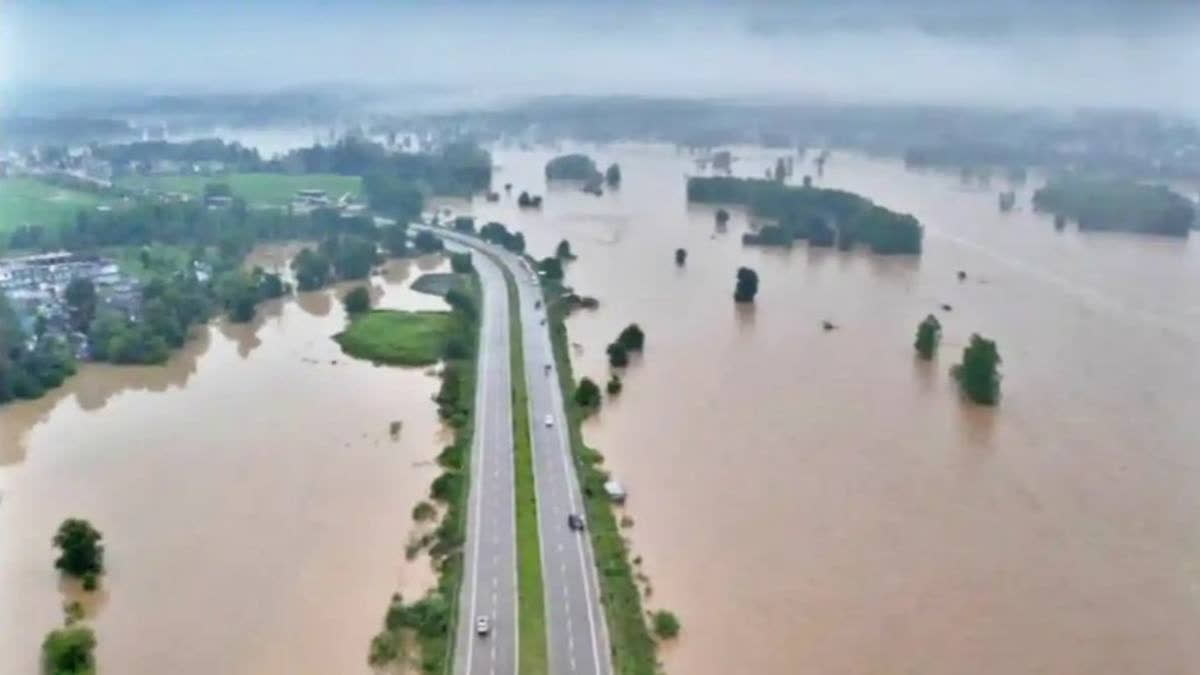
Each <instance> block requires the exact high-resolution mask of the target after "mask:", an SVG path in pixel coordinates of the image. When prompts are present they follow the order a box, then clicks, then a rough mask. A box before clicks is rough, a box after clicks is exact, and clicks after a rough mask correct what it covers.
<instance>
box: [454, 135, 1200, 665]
mask: <svg viewBox="0 0 1200 675" xmlns="http://www.w3.org/2000/svg"><path fill="white" fill-rule="evenodd" d="M582 149H583V150H585V151H587V152H590V153H591V154H592V155H593V156H594V157H595V158H596V159H597V161H598V163H599V164H600V165H601V169H603V168H604V166H606V165H607V164H608V162H610V161H618V162H619V163H620V164H621V169H622V173H623V177H624V181H623V183H622V185H621V187H620V189H619V190H607V191H606V193H605V194H604V195H603V196H602V197H594V196H591V195H587V194H583V193H581V192H580V191H578V189H577V188H575V187H572V186H549V187H547V186H545V180H544V178H543V167H544V165H545V162H546V161H547V160H548V159H549V158H551V157H552V156H553V155H554V154H557V153H556V152H552V151H549V150H546V151H531V152H526V151H517V150H507V149H503V148H501V149H499V150H498V151H497V152H496V155H495V157H496V162H497V164H498V165H499V167H500V171H499V173H498V174H497V175H496V178H495V183H496V184H498V185H503V184H504V183H505V182H512V183H513V184H514V188H513V192H512V194H513V196H504V195H503V194H502V197H501V201H500V202H499V203H495V204H488V203H484V202H483V201H482V200H479V201H476V202H475V204H474V209H475V212H476V213H477V215H478V221H479V222H480V223H483V222H486V221H488V220H500V221H502V222H505V223H508V224H510V225H515V226H517V229H519V230H521V231H522V232H524V233H525V236H526V238H527V240H528V242H529V249H530V251H531V252H532V253H533V254H534V255H536V256H538V257H542V256H545V255H549V254H551V252H552V251H553V247H554V246H555V245H556V244H557V243H558V241H559V240H560V239H562V238H566V239H568V240H569V241H570V243H571V245H572V248H573V249H574V251H575V252H576V253H577V254H578V255H579V259H578V260H576V261H575V262H572V263H570V264H569V265H568V267H567V281H568V283H569V284H571V285H573V286H574V287H575V288H576V289H577V290H578V291H579V292H580V293H584V294H590V295H595V296H597V297H598V298H599V300H600V303H601V304H600V309H599V310H597V311H594V312H587V311H582V312H580V313H578V314H576V315H575V316H574V317H573V318H572V319H570V321H569V324H568V329H569V332H570V339H571V340H572V341H573V342H576V343H578V348H577V353H576V355H575V371H576V374H577V375H588V376H591V377H592V378H593V379H596V380H597V381H603V379H606V378H607V374H608V366H607V364H606V361H605V355H604V347H605V345H606V344H608V343H609V342H611V341H612V340H613V339H614V338H615V337H616V336H617V333H618V332H619V331H620V329H621V328H623V327H624V326H625V325H626V324H628V323H630V322H637V323H639V324H640V325H641V326H642V327H643V328H644V330H645V334H646V349H645V354H644V355H643V356H642V357H640V358H635V359H634V361H633V363H632V364H631V365H630V366H629V367H628V368H627V369H626V372H625V374H624V376H625V388H624V392H623V393H622V394H621V395H620V396H619V397H618V398H616V399H612V398H610V399H608V400H606V402H605V405H604V408H603V410H602V411H601V412H600V414H599V415H598V416H596V418H594V419H593V420H592V421H590V422H589V423H588V424H587V425H586V428H585V435H586V437H587V440H588V442H589V443H590V444H592V445H593V446H594V447H596V448H597V449H599V450H600V451H601V452H602V453H603V454H604V455H605V456H606V458H607V459H606V465H607V466H608V468H609V469H610V470H611V471H613V473H614V475H615V476H616V477H617V478H619V479H620V480H621V481H622V482H623V483H625V485H626V487H627V489H628V490H629V492H630V495H631V496H630V501H629V505H628V508H627V515H629V516H630V517H631V518H632V519H633V521H634V525H633V527H632V528H630V529H629V530H628V533H629V537H630V538H631V541H632V545H633V549H634V552H635V553H636V554H639V555H641V556H642V558H643V559H644V562H643V564H642V568H643V570H644V572H645V573H646V574H647V576H648V577H649V580H650V586H651V589H652V590H651V595H650V597H649V598H647V601H646V602H647V605H648V607H650V608H660V607H661V608H669V609H671V610H674V611H675V612H676V613H677V614H678V615H679V616H680V619H681V621H682V624H683V633H682V634H681V636H680V638H679V639H678V640H677V641H676V643H675V644H668V645H666V646H665V648H664V649H663V658H664V661H665V664H666V667H667V670H668V671H669V672H672V673H677V674H687V675H724V674H726V673H775V674H778V675H791V674H795V673H814V674H815V673H820V674H822V675H831V674H839V673H843V674H846V675H851V674H855V675H858V674H863V673H880V674H884V673H886V674H889V675H890V674H893V673H921V674H922V675H960V674H961V673H967V672H970V673H987V674H995V675H1011V674H1013V673H1056V674H1061V673H1078V674H1081V675H1082V674H1085V673H1086V674H1088V675H1097V674H1112V675H1117V674H1124V673H1134V672H1138V673H1178V674H1183V673H1193V672H1196V671H1197V670H1198V669H1200V642H1198V641H1197V640H1196V639H1195V636H1196V635H1197V634H1198V633H1200V582H1198V581H1197V579H1200V528H1198V527H1197V523H1198V521H1200V443H1198V441H1197V439H1200V415H1197V414H1196V409H1197V407H1196V406H1197V403H1198V394H1197V392H1200V361H1198V360H1197V356H1198V355H1200V241H1197V237H1196V236H1193V237H1192V238H1191V240H1190V241H1180V240H1174V239H1164V238H1156V237H1146V236H1138V235H1128V234H1111V233H1110V234H1104V233H1080V232H1077V231H1076V230H1075V228H1074V227H1073V226H1070V227H1068V229H1067V230H1066V231H1064V232H1055V231H1054V228H1053V225H1052V222H1051V220H1050V219H1049V218H1048V217H1045V216H1041V215H1036V214H1033V213H1031V212H1030V208H1029V196H1030V194H1031V191H1032V188H1033V187H1035V186H1036V183H1035V182H1031V183H1030V185H1028V186H1025V187H1022V188H1020V189H1019V190H1018V195H1019V199H1018V204H1019V207H1018V209H1017V211H1015V212H1012V213H1008V214H1001V213H999V212H998V209H997V192H998V191H999V190H1000V189H1005V185H1004V183H1002V182H1000V181H996V182H994V183H993V185H992V187H991V188H988V189H983V188H980V187H978V186H975V187H968V186H963V185H962V184H961V183H960V181H959V179H958V177H957V176H951V175H946V174H938V173H915V172H909V171H906V170H905V168H904V167H903V166H902V164H900V163H899V162H895V161H890V160H878V159H871V158H866V157H863V156H858V155H852V154H848V153H839V152H835V153H834V155H833V157H832V158H831V160H830V161H829V163H828V165H827V166H826V171H825V175H824V176H823V177H820V178H818V179H817V183H818V184H820V185H825V186H831V187H838V188H843V189H849V190H853V191H856V192H860V193H862V194H864V195H866V196H868V197H870V198H871V199H873V200H875V201H876V202H877V203H880V204H882V205H884V206H887V207H889V208H892V209H895V210H899V211H907V212H911V213H913V214H914V215H916V216H917V217H918V218H920V219H921V220H922V222H923V223H924V224H925V226H926V237H925V250H924V254H923V255H922V256H921V257H920V258H908V257H896V258H883V257H878V256H874V255H871V254H869V253H866V252H862V251H854V252H850V253H841V252H838V251H835V250H817V249H808V248H807V247H806V246H805V245H804V244H803V243H801V244H800V245H799V246H796V247H794V248H792V249H790V250H764V249H754V248H744V247H743V246H742V245H741V243H740V237H741V234H742V232H744V231H745V229H746V227H747V217H746V215H745V214H744V213H742V212H740V211H738V210H736V209H735V210H734V213H733V219H732V221H731V223H730V225H729V227H728V231H727V232H723V233H722V232H717V231H716V230H715V228H714V217H713V213H714V210H715V209H714V208H713V207H711V206H707V205H706V206H699V205H696V206H689V205H688V204H687V203H686V200H685V195H684V185H685V183H684V180H685V178H684V175H685V173H695V172H696V171H697V169H696V165H695V164H694V162H693V161H692V159H691V158H690V157H689V156H687V155H686V153H684V154H681V153H679V152H677V151H676V150H675V149H673V148H667V147H646V146H608V147H599V148H596V147H584V148H582ZM562 151H563V152H565V151H567V149H566V148H564V149H563V150H562ZM735 154H736V155H737V156H738V157H739V159H738V160H737V161H736V162H735V164H734V170H735V173H738V174H741V175H748V176H762V175H763V171H764V169H765V168H766V167H768V166H771V165H773V163H774V160H775V158H776V157H777V156H779V154H780V153H778V152H773V151H765V150H761V149H757V150H756V149H750V148H742V149H739V150H737V151H735ZM797 167H798V168H797V175H796V176H795V179H796V180H797V181H798V180H799V178H800V175H801V174H803V173H804V172H805V167H808V169H809V171H811V165H810V164H808V163H807V162H797ZM525 189H528V190H530V191H532V192H535V193H545V194H546V200H545V207H544V209H542V210H541V211H522V210H519V209H517V208H516V207H515V203H514V202H515V195H516V194H518V193H519V192H520V191H521V190H525ZM677 247H683V248H686V249H687V251H688V258H687V264H686V266H684V267H676V266H675V264H674V262H673V254H674V250H675V249H676V248H677ZM741 265H748V266H750V267H753V268H755V269H756V270H757V271H758V273H759V276H760V279H761V282H760V291H759V294H758V299H757V302H755V303H754V305H753V306H750V307H738V306H735V305H734V303H733V302H732V292H733V286H734V275H735V272H736V270H737V268H738V267H739V266H741ZM959 270H963V271H964V272H966V273H967V279H966V280H965V281H963V282H959V281H958V280H957V272H958V271H959ZM943 304H947V305H949V306H950V307H951V309H950V310H943V309H942V308H941V305H943ZM931 313H932V314H935V315H937V316H938V318H939V319H940V321H941V322H942V325H943V332H944V337H943V340H942V345H941V350H940V352H939V353H938V355H937V357H936V359H935V360H934V361H933V362H932V363H924V362H920V361H918V360H916V359H915V358H914V351H913V346H912V343H913V339H914V335H915V331H916V327H917V324H918V322H919V321H920V320H921V319H922V318H923V317H925V316H926V315H927V314H931ZM823 321H830V322H832V323H833V324H834V325H835V326H836V330H832V331H828V332H826V331H825V330H823V328H822V322H823ZM974 332H979V333H981V334H983V335H985V336H987V337H989V338H993V339H995V340H996V341H997V344H998V347H999V351H1000V354H1001V356H1002V357H1003V359H1004V363H1003V366H1002V371H1003V375H1004V380H1003V387H1002V390H1003V399H1002V401H1001V403H1000V405H999V406H998V407H997V408H995V409H986V408H980V407H976V406H973V405H970V404H966V403H964V402H962V401H961V400H960V399H959V396H958V394H957V392H956V388H955V386H954V383H953V381H952V380H951V379H950V377H949V374H948V371H949V369H950V367H951V365H952V364H953V363H955V362H956V361H957V360H958V359H959V357H960V355H961V351H962V348H963V347H964V345H965V344H966V342H967V341H968V339H969V338H970V335H971V334H972V333H974Z"/></svg>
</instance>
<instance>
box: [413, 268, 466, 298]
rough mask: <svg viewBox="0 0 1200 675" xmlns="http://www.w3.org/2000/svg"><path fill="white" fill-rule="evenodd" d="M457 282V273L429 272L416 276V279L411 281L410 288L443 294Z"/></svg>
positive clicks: (420, 291)
mask: <svg viewBox="0 0 1200 675" xmlns="http://www.w3.org/2000/svg"><path fill="white" fill-rule="evenodd" d="M457 283H458V275H457V274H447V273H444V272H429V273H426V274H422V275H421V276H419V277H417V280H416V281H414V282H412V289H413V290H414V291H417V292H418V293H428V294H430V295H442V296H444V295H446V293H447V292H449V291H450V289H451V288H454V286H455V284H457Z"/></svg>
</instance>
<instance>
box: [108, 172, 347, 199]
mask: <svg viewBox="0 0 1200 675" xmlns="http://www.w3.org/2000/svg"><path fill="white" fill-rule="evenodd" d="M116 182H117V185H120V186H121V187H126V188H130V189H148V190H151V191H154V192H182V193H184V194H190V195H196V196H198V195H202V194H204V186H205V185H207V184H209V183H225V184H226V185H228V186H229V188H230V189H231V190H233V193H234V194H235V195H238V196H240V197H242V198H243V199H245V200H246V201H247V202H249V203H251V204H271V205H275V206H282V205H285V204H288V203H290V202H291V201H292V199H293V198H294V197H295V195H296V190H324V191H325V193H326V194H327V195H328V196H329V198H330V199H338V198H339V197H341V196H342V195H343V194H345V193H347V192H349V193H350V194H352V195H354V196H355V197H361V196H362V179H361V178H359V177H358V176H338V175H334V174H304V175H291V174H283V173H231V174H226V175H217V176H199V175H188V176H124V177H122V178H119V179H117V181H116Z"/></svg>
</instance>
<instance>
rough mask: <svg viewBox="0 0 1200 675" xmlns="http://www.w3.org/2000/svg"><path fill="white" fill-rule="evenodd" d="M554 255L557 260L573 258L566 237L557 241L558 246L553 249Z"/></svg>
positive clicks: (569, 243) (573, 255)
mask: <svg viewBox="0 0 1200 675" xmlns="http://www.w3.org/2000/svg"><path fill="white" fill-rule="evenodd" d="M554 257H555V258H558V259H559V260H574V259H575V257H576V256H575V254H574V253H572V252H571V242H569V241H567V240H566V239H563V240H562V241H560V242H558V247H557V248H555V249H554Z"/></svg>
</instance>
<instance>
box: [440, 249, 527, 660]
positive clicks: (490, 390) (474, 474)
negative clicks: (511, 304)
mask: <svg viewBox="0 0 1200 675" xmlns="http://www.w3.org/2000/svg"><path fill="white" fill-rule="evenodd" d="M472 257H473V258H474V263H475V269H476V270H478V272H479V279H480V282H481V286H482V292H483V306H482V307H480V310H479V311H480V317H481V321H480V327H479V334H480V340H479V364H478V375H477V378H476V384H475V434H474V438H473V442H472V445H471V485H470V487H469V488H468V491H469V494H470V500H469V504H468V507H467V541H466V550H465V551H464V568H463V582H462V589H461V592H460V595H459V602H458V625H457V626H456V628H455V630H456V631H457V634H456V638H455V642H454V644H455V654H454V672H455V673H461V674H465V675H514V674H515V673H516V672H517V551H516V506H515V504H516V502H515V501H514V496H513V435H512V428H513V419H512V391H511V390H512V386H511V380H510V379H509V378H510V370H511V367H510V366H511V359H510V354H509V335H508V333H509V328H508V326H509V323H508V292H507V289H506V287H505V284H504V273H503V272H502V271H501V269H500V267H499V266H498V265H496V263H494V262H492V261H491V260H490V259H488V258H487V257H485V256H481V255H476V256H472ZM480 616H486V617H488V619H489V621H490V624H491V631H490V634H489V635H487V636H484V637H481V636H478V635H476V633H475V620H476V618H477V617H480Z"/></svg>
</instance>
